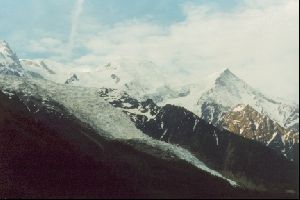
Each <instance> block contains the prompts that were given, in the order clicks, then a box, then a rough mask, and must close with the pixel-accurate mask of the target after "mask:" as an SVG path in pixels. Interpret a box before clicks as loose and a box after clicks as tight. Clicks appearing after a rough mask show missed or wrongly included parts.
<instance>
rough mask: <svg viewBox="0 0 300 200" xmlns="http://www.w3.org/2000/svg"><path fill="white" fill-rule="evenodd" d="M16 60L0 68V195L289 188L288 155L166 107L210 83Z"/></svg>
mask: <svg viewBox="0 0 300 200" xmlns="http://www.w3.org/2000/svg"><path fill="white" fill-rule="evenodd" d="M2 46H4V45H2ZM7 46H8V45H7ZM7 48H8V47H7ZM6 51H7V50H6ZM6 51H3V52H6ZM3 55H4V54H3ZM7 57H8V58H9V56H7ZM15 57H16V58H17V56H15ZM17 60H19V59H17ZM3 63H4V62H3ZM20 66H21V67H22V68H20V70H21V72H22V73H24V74H25V75H22V74H19V73H11V72H15V71H16V70H14V69H15V65H12V64H7V63H6V62H5V64H3V69H6V70H3V71H2V72H3V73H0V113H1V115H0V125H1V126H0V136H1V138H2V140H0V154H1V155H2V156H1V157H0V161H1V162H0V163H1V165H0V172H1V174H2V176H1V177H0V196H1V197H3V198H11V197H17V198H24V197H28V198H39V197H40V198H49V197H55V198H59V197H61V198H66V197H69V198H70V197H72V198H78V197H86V198H104V197H109V198H118V197H128V198H136V197H144V198H151V197H156V198H158V197H160V198H162V197H166V198H171V197H173V198H188V197H190V198H230V197H236V198H238V197H244V198H245V197H247V198H249V197H253V198H255V197H256V198H259V197H260V198H270V197H277V198H278V197H288V198H291V197H295V196H297V195H298V189H297V186H298V183H299V182H298V179H297V178H295V177H297V174H298V171H297V169H298V167H297V166H298V165H297V162H290V161H289V160H287V159H286V158H285V157H283V156H281V155H280V154H278V153H276V152H275V151H273V150H271V148H267V147H265V146H264V145H262V144H260V143H258V142H256V141H253V140H249V139H247V138H244V137H241V136H240V135H236V134H233V133H231V132H229V131H227V130H220V129H218V128H216V127H214V126H213V125H212V124H210V123H207V122H206V121H205V120H203V119H201V118H200V117H199V116H197V115H195V114H194V113H192V112H190V111H189V110H187V109H185V108H183V107H179V106H174V105H165V104H166V103H165V101H166V100H171V99H172V100H175V101H177V100H178V99H179V98H180V99H181V98H182V99H184V101H182V102H184V103H186V107H188V106H190V105H192V106H198V105H197V103H195V104H194V103H192V101H190V102H188V101H186V100H187V99H189V100H191V99H194V100H195V99H196V100H197V99H198V98H195V97H197V94H203V92H205V90H206V89H207V88H208V87H209V86H211V85H210V84H209V85H207V86H208V87H207V86H205V87H202V88H200V87H199V85H197V84H193V85H184V86H180V87H179V88H176V87H173V86H170V85H169V84H166V83H165V79H166V77H164V75H162V73H161V72H159V71H156V66H155V65H154V64H153V63H151V62H143V61H127V60H126V61H124V60H123V61H118V62H114V63H109V64H107V65H106V66H104V67H100V68H98V69H96V70H94V71H91V72H78V70H75V71H74V72H73V73H70V69H67V67H66V66H64V65H61V64H58V63H54V62H49V61H48V60H47V61H44V60H21V63H20ZM7 72H9V73H7ZM52 72H53V73H52ZM66 75H67V76H66ZM49 80H51V81H49ZM211 80H214V79H211ZM55 82H56V83H55ZM57 83H60V84H57ZM213 83H215V81H213ZM82 86H84V87H82ZM108 86H112V88H109V87H108ZM174 88H176V89H174ZM200 90H201V91H202V92H201V93H200V92H199V93H196V94H195V91H200ZM196 102H197V101H196ZM222 109H223V108H222V106H221V105H220V112H223V111H224V110H222ZM228 110H230V109H229V108H228ZM284 110H285V109H284ZM294 113H296V112H294ZM223 116H224V115H223ZM295 116H296V114H295V115H294V116H293V117H290V118H289V120H288V122H287V124H293V125H295V124H294V120H295V119H296V118H297V117H295ZM138 129H139V130H138ZM273 141H278V140H277V139H276V140H275V139H274V140H273ZM273 143H274V145H277V144H276V142H273ZM274 145H273V144H272V146H274ZM266 161H267V162H266ZM174 174H175V175H174ZM199 188H200V189H199ZM258 191H259V192H258Z"/></svg>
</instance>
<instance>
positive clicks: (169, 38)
mask: <svg viewBox="0 0 300 200" xmlns="http://www.w3.org/2000/svg"><path fill="white" fill-rule="evenodd" d="M298 35H299V1H298V0H126V1H125V0H0V39H3V40H6V41H7V42H8V43H9V44H10V46H11V47H12V48H13V50H14V51H15V52H16V53H17V55H18V56H19V57H20V58H30V59H35V58H46V59H51V60H54V61H57V62H60V63H64V64H65V65H66V66H68V67H81V68H94V67H99V66H101V65H104V64H105V63H107V62H109V61H110V60H114V59H119V58H127V59H138V60H148V61H152V62H154V63H155V64H156V65H157V66H159V68H161V70H162V72H163V73H169V74H170V77H171V76H172V77H173V75H176V74H180V75H182V76H186V77H193V78H191V79H193V80H195V79H197V78H201V77H203V76H205V75H207V74H209V73H213V72H215V71H219V70H222V69H223V68H229V69H230V70H231V71H232V72H234V73H235V74H237V75H238V76H239V77H240V78H242V79H244V80H245V81H246V82H248V83H249V84H250V85H252V86H253V87H256V88H258V89H260V90H261V91H262V92H264V93H265V94H267V95H269V96H272V97H281V98H285V99H289V100H292V101H296V102H297V101H299V36H298ZM174 77H175V76H174Z"/></svg>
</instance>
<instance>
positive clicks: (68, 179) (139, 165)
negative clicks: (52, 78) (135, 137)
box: [0, 92, 263, 198]
mask: <svg viewBox="0 0 300 200" xmlns="http://www.w3.org/2000/svg"><path fill="white" fill-rule="evenodd" d="M21 98H22V97H21ZM27 104H29V105H32V106H33V107H36V108H39V111H38V112H36V111H35V110H32V111H30V110H31V109H33V107H30V109H28V107H27V105H25V104H24V102H23V100H20V98H19V96H18V95H13V96H8V95H6V94H4V93H2V92H0V111H1V116H0V124H1V126H0V136H1V140H0V144H1V145H0V153H1V157H0V161H1V166H0V171H1V177H0V180H1V181H0V186H1V187H0V196H1V197H2V198H71V197H72V198H79V197H82V198H121V197H124V198H125V197H127V198H134V197H135V198H137V197H141V198H151V197H152V198H154V197H155V198H158V197H169V198H179V197H181V198H189V197H190V198H197V197H198V198H200V197H202V198H205V197H206V198H208V197H212V196H213V197H215V198H221V197H224V196H228V197H229V196H243V192H246V193H247V191H243V190H241V191H238V189H237V190H236V191H235V190H234V189H233V188H232V187H231V186H230V185H229V184H228V183H227V182H226V181H223V180H222V179H219V178H217V177H215V176H212V175H209V174H208V173H205V172H203V171H200V170H198V169H197V168H196V167H194V166H193V165H191V164H189V163H187V162H185V161H183V160H180V159H177V158H176V157H172V153H170V152H169V153H166V152H164V151H162V150H160V149H156V148H155V147H153V146H149V145H147V144H146V143H141V142H139V143H138V144H139V148H141V149H144V150H143V151H142V150H139V149H137V148H134V147H133V145H132V144H134V143H136V142H137V141H127V142H124V141H118V140H108V139H107V138H105V137H103V136H102V135H101V134H102V133H101V132H98V131H96V130H94V129H93V128H92V127H91V126H89V125H88V124H85V123H83V122H81V121H80V120H78V118H76V117H75V116H74V115H72V114H71V113H69V112H68V110H67V109H66V108H64V107H63V106H62V105H60V104H58V103H57V102H48V104H49V105H51V106H52V107H51V110H49V108H47V106H44V105H43V103H42V99H39V98H35V97H30V99H27ZM104 114H105V113H104ZM107 114H108V113H107ZM130 143H132V144H130ZM155 154H157V155H155ZM164 154H165V159H163V158H160V156H161V155H164ZM158 155H159V156H158ZM174 174H176V176H174ZM216 187H217V188H218V190H217V191H214V190H215V188H216ZM199 188H202V190H199ZM211 191H214V192H213V193H211ZM249 193H250V192H249ZM250 194H251V193H250ZM252 195H254V194H252ZM262 196H263V195H262Z"/></svg>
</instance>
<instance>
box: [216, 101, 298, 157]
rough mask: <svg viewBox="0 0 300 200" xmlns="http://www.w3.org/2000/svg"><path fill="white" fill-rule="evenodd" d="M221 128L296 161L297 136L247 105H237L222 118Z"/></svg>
mask: <svg viewBox="0 0 300 200" xmlns="http://www.w3.org/2000/svg"><path fill="white" fill-rule="evenodd" d="M222 127H224V128H225V129H227V130H229V131H231V132H233V133H236V134H238V135H241V136H243V137H245V138H249V139H252V140H256V141H259V142H261V143H263V144H265V145H266V146H269V147H271V148H272V149H274V150H276V151H277V152H279V153H282V154H283V155H284V156H286V157H287V158H289V159H291V160H297V159H298V154H296V152H297V150H299V134H297V133H294V132H293V131H291V130H288V129H285V128H283V127H282V126H280V125H279V124H278V123H277V122H275V121H273V120H271V119H270V118H269V117H268V116H266V115H262V114H260V113H259V112H257V111H256V110H254V109H253V108H252V107H251V106H249V105H238V106H236V107H235V108H233V109H232V110H231V111H230V112H228V113H226V114H225V116H223V117H222Z"/></svg>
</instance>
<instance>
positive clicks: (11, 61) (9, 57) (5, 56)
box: [0, 40, 24, 76]
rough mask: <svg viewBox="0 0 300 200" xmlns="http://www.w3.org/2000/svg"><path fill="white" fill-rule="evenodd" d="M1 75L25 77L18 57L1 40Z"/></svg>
mask: <svg viewBox="0 0 300 200" xmlns="http://www.w3.org/2000/svg"><path fill="white" fill-rule="evenodd" d="M0 74H5V75H15V76H23V75H24V70H23V68H22V66H21V64H20V61H19V58H18V57H17V55H16V54H15V53H14V52H13V51H12V50H11V49H10V47H9V45H8V43H7V42H5V41H1V40H0Z"/></svg>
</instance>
